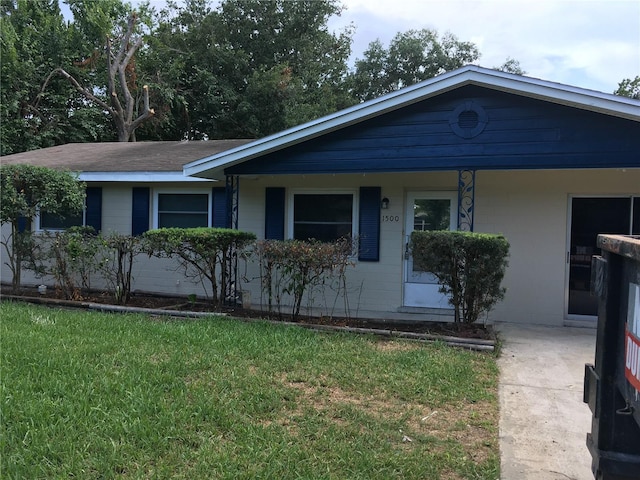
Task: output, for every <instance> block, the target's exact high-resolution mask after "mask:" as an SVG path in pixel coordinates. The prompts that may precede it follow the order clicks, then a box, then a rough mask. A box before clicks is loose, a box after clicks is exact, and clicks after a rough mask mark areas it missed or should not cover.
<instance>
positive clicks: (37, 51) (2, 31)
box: [0, 0, 111, 155]
mask: <svg viewBox="0 0 640 480" xmlns="http://www.w3.org/2000/svg"><path fill="white" fill-rule="evenodd" d="M0 5H1V10H0V22H1V28H0V35H1V39H0V57H1V58H2V61H1V62H0V84H1V85H2V88H1V89H0V124H1V125H0V154H1V155H7V154H10V153H17V152H23V151H27V150H33V149H35V148H42V147H49V146H53V145H59V144H63V143H69V142H80V141H101V140H106V139H109V138H111V137H110V136H109V132H108V125H106V123H105V122H104V120H103V118H102V117H103V115H102V113H101V112H100V111H98V110H96V109H91V108H86V105H85V102H84V100H83V98H82V96H81V95H79V94H77V93H76V92H75V91H74V90H73V88H72V86H71V85H70V84H69V83H68V82H67V81H66V80H64V79H63V78H55V79H52V81H51V82H50V84H49V85H48V87H47V89H46V91H44V92H43V91H42V88H41V87H42V84H43V82H44V80H45V78H46V77H47V75H49V73H50V72H51V71H52V70H54V69H55V68H57V67H59V66H61V65H69V66H70V67H69V68H70V71H71V72H76V71H77V67H76V66H74V65H73V62H74V61H75V60H77V59H78V47H79V44H78V42H75V41H74V38H73V35H72V33H71V30H70V29H69V27H68V25H67V24H66V23H65V21H64V18H63V17H62V14H61V13H60V8H59V6H58V1H57V0H42V1H31V0H2V3H1V4H0Z"/></svg>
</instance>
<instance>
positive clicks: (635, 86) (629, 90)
mask: <svg viewBox="0 0 640 480" xmlns="http://www.w3.org/2000/svg"><path fill="white" fill-rule="evenodd" d="M613 93H614V95H620V96H623V97H629V98H635V99H636V100H640V76H636V78H634V79H633V80H632V79H630V78H625V79H624V80H622V81H621V82H620V83H619V84H618V88H617V89H616V91H615V92H613Z"/></svg>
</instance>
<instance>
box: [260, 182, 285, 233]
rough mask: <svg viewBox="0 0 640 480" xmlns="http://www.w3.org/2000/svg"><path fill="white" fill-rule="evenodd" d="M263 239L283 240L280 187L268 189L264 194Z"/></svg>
mask: <svg viewBox="0 0 640 480" xmlns="http://www.w3.org/2000/svg"><path fill="white" fill-rule="evenodd" d="M265 193H266V194H265V201H264V205H265V212H264V219H265V221H264V238H266V239H271V240H284V201H285V190H284V188H282V187H269V188H267V189H266V192H265Z"/></svg>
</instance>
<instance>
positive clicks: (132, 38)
mask: <svg viewBox="0 0 640 480" xmlns="http://www.w3.org/2000/svg"><path fill="white" fill-rule="evenodd" d="M87 5H88V8H86V10H85V12H84V13H86V14H90V13H93V14H94V15H93V16H90V15H89V16H88V18H89V19H96V20H97V21H95V20H94V21H93V22H91V21H88V22H87V23H88V24H89V25H90V26H91V27H93V29H94V30H95V31H96V32H97V33H98V35H103V36H104V45H105V51H104V56H105V60H106V73H107V75H106V88H105V89H104V90H103V93H104V95H103V96H102V95H100V94H99V93H98V92H96V85H95V84H90V85H89V86H84V85H82V84H81V83H80V82H79V81H78V80H77V79H76V78H75V76H74V75H72V74H71V73H69V72H68V71H67V70H65V69H64V68H62V67H57V68H55V69H54V70H53V71H52V72H51V73H50V74H49V75H48V76H47V78H46V79H45V81H44V84H43V86H42V90H41V91H42V92H45V90H46V88H47V86H48V85H49V82H50V81H51V79H52V78H53V77H54V76H55V75H60V76H62V77H63V78H65V79H67V80H68V81H69V82H70V83H71V85H73V87H74V88H75V90H76V91H77V92H78V93H80V94H81V95H83V96H84V97H85V99H87V100H89V101H90V102H93V103H94V104H96V105H97V106H99V107H100V108H102V109H104V110H105V111H106V112H107V114H108V115H109V117H110V118H111V121H112V122H113V125H114V126H115V129H116V133H117V138H118V141H120V142H128V141H129V140H131V139H132V138H133V139H134V140H135V135H134V133H135V131H136V129H137V128H138V127H139V126H140V125H141V124H142V122H144V121H146V120H148V119H149V118H151V117H152V116H153V114H154V110H153V109H151V108H150V107H149V90H148V86H147V85H144V86H143V87H142V105H139V103H138V101H137V99H136V98H135V97H134V96H133V95H132V90H134V91H135V90H136V89H137V84H136V68H135V61H134V56H135V54H136V52H137V50H138V49H139V48H140V47H141V46H142V43H143V37H142V36H141V35H136V31H135V27H136V24H137V22H138V15H137V14H136V12H131V13H129V15H128V20H127V26H126V28H125V29H124V31H123V33H122V35H121V36H120V38H119V40H118V41H117V44H118V46H117V48H115V49H114V44H113V43H114V42H113V39H112V37H111V34H110V32H107V33H106V34H105V31H104V30H105V26H104V24H105V20H104V16H103V15H102V16H101V15H97V14H95V12H96V11H97V12H99V13H104V12H103V11H102V10H101V8H102V7H103V6H104V5H107V6H108V5H112V6H113V7H118V6H121V5H122V4H121V3H119V2H117V1H116V2H115V3H107V2H105V3H102V2H89V3H88V4H87ZM81 6H85V2H79V1H77V0H76V1H70V7H71V9H72V11H74V14H75V15H78V16H80V15H79V13H78V12H81V8H80V7H81ZM99 55H100V54H99V51H97V50H94V52H92V53H91V55H90V56H89V57H88V58H87V59H85V61H84V62H81V63H85V62H86V64H88V65H91V64H92V62H95V59H96V57H97V56H99ZM101 97H104V98H101Z"/></svg>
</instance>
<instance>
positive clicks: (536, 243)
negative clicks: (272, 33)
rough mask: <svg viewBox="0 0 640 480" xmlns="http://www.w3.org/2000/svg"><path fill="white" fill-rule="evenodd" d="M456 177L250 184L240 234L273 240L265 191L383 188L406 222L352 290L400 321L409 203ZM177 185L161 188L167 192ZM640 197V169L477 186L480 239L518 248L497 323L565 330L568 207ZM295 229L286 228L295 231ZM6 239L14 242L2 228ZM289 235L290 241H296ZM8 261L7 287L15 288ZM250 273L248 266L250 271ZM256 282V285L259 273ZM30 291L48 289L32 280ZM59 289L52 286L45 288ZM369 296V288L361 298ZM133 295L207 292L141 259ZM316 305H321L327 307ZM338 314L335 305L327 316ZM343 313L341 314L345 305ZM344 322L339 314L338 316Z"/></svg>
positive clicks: (127, 219)
mask: <svg viewBox="0 0 640 480" xmlns="http://www.w3.org/2000/svg"><path fill="white" fill-rule="evenodd" d="M457 180H458V177H457V173H456V172H431V173H429V172H427V173H419V174H375V175H370V174H366V175H355V174H353V175H340V176H332V175H311V176H297V175H296V176H293V175H291V176H265V177H258V178H241V179H240V185H239V211H238V218H239V228H240V229H241V230H246V231H251V232H254V233H255V234H256V235H257V236H258V238H263V236H264V221H265V211H264V197H265V188H266V187H285V188H287V190H290V189H293V188H296V189H300V188H309V189H325V188H326V189H331V188H333V189H353V190H354V191H356V192H357V189H358V188H359V187H361V186H380V187H381V188H382V196H383V197H387V198H388V199H389V200H390V207H389V209H388V210H385V211H383V212H382V214H383V215H388V216H390V217H396V216H397V217H398V219H399V220H398V221H383V222H382V223H381V233H380V261H379V262H357V264H356V267H355V268H350V269H349V270H348V281H349V285H350V286H351V291H350V293H349V303H350V312H351V314H356V313H357V314H359V315H361V316H368V315H371V314H373V313H374V312H375V313H376V314H377V316H385V315H389V316H391V315H392V314H394V313H396V312H397V310H398V309H399V308H400V307H401V306H402V288H403V275H404V272H403V256H404V245H405V234H404V228H405V221H404V219H405V214H406V212H405V199H406V195H407V192H409V191H443V190H453V191H455V190H457ZM168 186H170V185H161V186H157V187H156V186H153V188H166V187H168ZM573 195H575V196H617V195H625V196H626V195H640V169H626V170H625V171H623V170H615V169H600V170H586V171H584V170H583V171H579V170H575V171H569V170H553V171H549V170H535V171H479V172H477V174H476V185H475V218H474V220H475V231H477V232H488V233H502V234H504V235H505V236H506V237H507V239H508V240H509V242H510V244H511V255H510V258H509V268H508V270H507V275H506V278H505V282H504V285H505V286H506V287H507V294H506V297H505V299H504V301H503V302H502V303H500V304H499V305H498V306H497V307H496V308H495V310H494V311H493V312H492V314H491V316H490V320H491V321H499V322H519V323H531V324H550V325H562V324H563V323H564V321H565V295H566V294H565V290H566V289H565V285H566V276H567V265H566V252H567V242H568V221H569V219H568V216H569V213H568V212H569V208H568V207H569V200H570V198H571V196H573ZM102 222H103V230H104V231H105V232H108V231H119V232H123V233H130V231H131V187H130V186H129V185H124V186H123V185H114V184H105V185H103V216H102ZM286 227H287V226H286ZM2 233H3V234H6V233H7V226H3V229H2ZM288 233H289V232H285V235H288ZM4 261H5V256H4V252H2V263H3V265H2V281H3V282H8V281H10V274H9V272H8V269H7V267H6V266H5V265H4ZM241 272H242V273H244V265H242V264H241ZM247 274H248V277H250V278H254V279H255V278H257V270H256V269H255V267H249V268H248V270H247ZM23 280H24V283H25V284H32V285H36V284H39V283H42V281H41V280H38V279H36V278H35V277H33V275H32V274H31V273H30V272H28V271H24V272H23ZM45 283H49V284H51V282H45ZM238 287H239V289H242V290H249V291H250V292H251V297H252V300H253V305H254V306H257V305H258V304H259V302H260V287H259V283H258V281H256V280H254V281H253V282H251V283H249V284H247V283H240V284H239V286H238ZM360 287H362V289H361V291H360ZM134 290H139V291H154V292H159V293H166V294H171V295H173V294H177V295H188V294H191V293H195V294H197V295H203V294H204V291H203V290H202V289H201V287H199V286H198V285H195V284H193V283H191V282H190V281H188V280H186V279H185V278H184V277H183V276H182V275H181V274H180V273H179V272H176V271H175V267H174V265H173V263H172V262H169V261H160V260H158V259H148V258H147V257H146V255H140V256H139V257H138V258H137V265H136V268H135V270H134ZM320 300H321V299H320V297H319V296H316V302H315V305H316V306H319V305H320V303H322V302H320ZM332 304H333V302H332V300H331V299H329V301H328V305H329V307H328V308H326V309H324V313H327V312H328V311H330V309H331V305H332ZM336 307H337V308H338V309H339V308H341V307H342V301H341V300H339V301H338V302H337V305H336ZM334 313H335V314H340V313H341V312H340V311H335V312H334Z"/></svg>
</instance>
